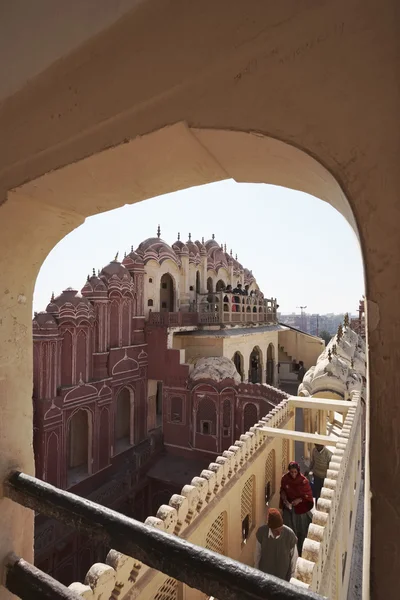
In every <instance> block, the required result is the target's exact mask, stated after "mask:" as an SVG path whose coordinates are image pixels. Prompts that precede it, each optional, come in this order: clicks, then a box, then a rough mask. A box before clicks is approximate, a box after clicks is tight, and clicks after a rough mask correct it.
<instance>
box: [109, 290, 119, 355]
mask: <svg viewBox="0 0 400 600" xmlns="http://www.w3.org/2000/svg"><path fill="white" fill-rule="evenodd" d="M110 347H111V348H118V347H119V303H118V301H117V300H112V302H111V304H110Z"/></svg>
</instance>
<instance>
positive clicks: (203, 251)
mask: <svg viewBox="0 0 400 600" xmlns="http://www.w3.org/2000/svg"><path fill="white" fill-rule="evenodd" d="M195 244H196V246H197V247H198V249H199V252H200V254H201V256H205V255H206V254H207V249H206V247H205V245H204V244H203V243H202V242H199V240H196V241H195Z"/></svg>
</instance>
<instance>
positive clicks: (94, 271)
mask: <svg viewBox="0 0 400 600" xmlns="http://www.w3.org/2000/svg"><path fill="white" fill-rule="evenodd" d="M92 272H93V277H96V269H95V268H94V267H93V271H92Z"/></svg>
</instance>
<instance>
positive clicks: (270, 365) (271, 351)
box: [267, 344, 275, 385]
mask: <svg viewBox="0 0 400 600" xmlns="http://www.w3.org/2000/svg"><path fill="white" fill-rule="evenodd" d="M274 374H275V348H274V345H273V344H269V346H268V349H267V383H268V385H274V383H275V381H274V379H275V377H274Z"/></svg>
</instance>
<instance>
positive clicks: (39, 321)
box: [33, 311, 58, 333]
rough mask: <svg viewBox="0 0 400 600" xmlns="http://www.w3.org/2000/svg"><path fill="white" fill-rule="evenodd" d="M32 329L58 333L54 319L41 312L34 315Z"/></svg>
mask: <svg viewBox="0 0 400 600" xmlns="http://www.w3.org/2000/svg"><path fill="white" fill-rule="evenodd" d="M33 328H34V329H36V330H38V329H45V330H52V331H54V332H55V333H57V332H58V325H57V322H56V320H55V318H54V317H53V316H52V315H50V314H49V313H47V312H43V311H41V312H38V313H35V316H34V317H33Z"/></svg>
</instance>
